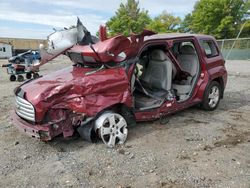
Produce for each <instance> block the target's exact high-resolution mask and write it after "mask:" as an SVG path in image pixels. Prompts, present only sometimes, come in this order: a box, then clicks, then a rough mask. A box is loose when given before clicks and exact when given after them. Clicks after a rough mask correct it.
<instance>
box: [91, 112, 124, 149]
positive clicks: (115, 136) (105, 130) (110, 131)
mask: <svg viewBox="0 0 250 188" xmlns="http://www.w3.org/2000/svg"><path fill="white" fill-rule="evenodd" d="M95 131H96V133H97V134H98V135H99V137H100V138H101V139H102V141H103V142H104V144H105V145H107V146H108V147H110V148H113V147H115V145H116V144H124V142H125V141H126V139H127V135H128V129H127V122H126V120H125V119H124V117H122V116H121V115H120V114H117V113H113V112H106V113H103V114H102V115H101V116H100V117H99V118H98V119H97V120H96V121H95Z"/></svg>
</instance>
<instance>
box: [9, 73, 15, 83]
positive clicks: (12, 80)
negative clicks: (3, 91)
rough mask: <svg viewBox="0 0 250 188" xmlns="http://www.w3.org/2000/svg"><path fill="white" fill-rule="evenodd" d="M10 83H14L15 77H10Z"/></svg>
mask: <svg viewBox="0 0 250 188" xmlns="http://www.w3.org/2000/svg"><path fill="white" fill-rule="evenodd" d="M10 81H11V82H14V81H16V76H15V75H13V74H12V75H10Z"/></svg>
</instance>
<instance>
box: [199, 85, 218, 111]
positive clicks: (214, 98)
mask: <svg viewBox="0 0 250 188" xmlns="http://www.w3.org/2000/svg"><path fill="white" fill-rule="evenodd" d="M221 92H222V90H221V85H220V84H219V83H218V82H216V81H212V82H211V83H210V84H209V85H208V87H207V88H206V90H205V93H204V97H203V101H202V105H201V106H202V108H203V109H204V110H207V111H213V110H215V109H216V108H217V107H218V105H219V103H220V98H221Z"/></svg>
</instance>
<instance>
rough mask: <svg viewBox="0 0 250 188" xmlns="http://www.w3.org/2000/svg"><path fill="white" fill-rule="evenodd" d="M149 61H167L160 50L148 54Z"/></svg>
mask: <svg viewBox="0 0 250 188" xmlns="http://www.w3.org/2000/svg"><path fill="white" fill-rule="evenodd" d="M150 59H151V60H156V61H164V60H166V59H167V56H166V54H165V53H164V51H162V50H154V51H152V52H151V54H150Z"/></svg>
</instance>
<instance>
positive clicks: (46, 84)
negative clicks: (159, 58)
mask: <svg viewBox="0 0 250 188" xmlns="http://www.w3.org/2000/svg"><path fill="white" fill-rule="evenodd" d="M202 40H205V41H207V40H209V41H212V42H213V43H214V45H215V48H216V50H217V51H218V54H217V55H216V56H214V57H209V58H208V57H207V55H206V52H205V49H204V48H203V47H202V45H201V41H202ZM175 41H192V43H193V45H194V47H195V49H196V52H197V55H198V58H199V64H200V71H199V75H198V78H197V81H196V84H195V86H194V88H193V90H192V94H191V96H190V97H189V98H188V99H187V100H184V101H183V102H178V101H177V99H176V98H175V97H174V98H173V99H172V100H171V101H165V102H164V103H163V104H162V105H161V106H159V107H157V108H152V109H147V110H138V109H135V106H134V97H133V94H132V93H133V91H132V90H131V78H132V75H133V73H134V69H135V66H136V65H135V64H136V63H135V62H136V60H134V61H131V62H130V60H131V59H136V58H137V57H138V56H139V55H140V54H141V52H142V51H143V49H144V48H145V47H146V46H148V45H158V44H166V47H167V49H166V51H167V54H168V56H169V58H170V59H171V61H173V62H174V63H175V66H176V68H177V72H182V74H185V70H182V68H181V67H180V66H179V63H178V60H177V59H176V58H175V56H174V55H173V53H172V52H171V50H169V49H171V48H172V47H173V43H175ZM93 48H94V50H93ZM67 53H68V55H69V57H70V58H71V59H72V61H74V58H73V57H72V56H71V55H72V54H77V57H78V58H84V60H85V61H86V62H87V61H88V63H89V64H91V63H93V64H95V63H96V64H100V66H101V65H104V66H106V65H107V66H108V67H109V66H111V64H112V66H113V65H114V67H112V68H103V69H100V70H97V69H93V68H92V67H88V66H85V67H79V66H77V65H74V66H70V67H68V68H65V69H63V70H60V71H57V72H54V73H51V74H49V75H46V76H44V77H41V78H38V79H34V80H32V81H29V82H27V83H25V84H23V85H21V86H19V87H17V88H16V89H15V95H16V104H17V105H16V110H15V112H13V114H12V119H13V122H14V124H15V125H16V126H17V127H19V128H20V129H21V130H23V131H24V132H26V133H29V134H30V135H31V136H32V137H36V138H39V139H41V140H44V141H47V140H51V139H52V138H53V137H55V136H57V135H60V134H62V133H63V135H64V137H68V136H72V135H73V133H74V132H75V130H76V128H77V127H79V126H87V124H88V122H89V119H90V121H91V120H92V119H95V117H98V115H99V114H101V113H102V112H103V111H105V110H109V109H116V110H118V111H119V112H121V114H123V115H124V116H126V118H125V119H126V120H127V121H128V124H130V123H135V122H140V121H149V120H154V119H157V118H161V117H163V116H166V115H168V114H171V113H175V112H177V111H180V110H182V109H185V108H187V107H190V106H193V105H195V104H199V103H201V102H202V101H203V99H204V92H205V91H206V88H207V87H208V85H209V83H211V82H212V81H216V82H218V83H219V84H220V87H221V89H222V91H221V95H220V98H222V97H223V91H224V88H225V86H226V82H227V71H226V69H225V66H224V64H225V61H224V59H223V57H222V55H221V53H220V50H219V48H218V46H217V43H216V41H215V39H214V38H213V37H211V36H206V35H193V34H161V35H160V34H154V33H152V32H149V31H145V32H144V33H143V34H142V35H133V36H131V37H130V38H127V37H124V36H116V37H113V38H111V39H107V40H104V41H100V42H98V43H97V44H93V45H92V46H91V45H90V46H87V45H86V46H79V45H76V46H74V47H72V48H71V49H70V50H68V52H67ZM121 53H125V54H126V55H125V56H124V55H119V54H121ZM77 57H75V58H77ZM86 59H87V60H86ZM122 62H126V63H127V65H126V66H117V65H118V64H122ZM109 63H110V64H109ZM126 63H125V64H126ZM22 105H28V106H29V107H28V110H31V111H32V110H34V116H32V115H30V118H28V119H27V118H24V117H27V116H28V115H29V114H27V116H26V115H23V114H21V115H20V113H19V114H18V108H19V110H20V109H21V110H22V108H23V106H22ZM32 106H33V109H32ZM28 110H27V111H28ZM23 112H24V113H25V111H23ZM28 117H29V116H28Z"/></svg>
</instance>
